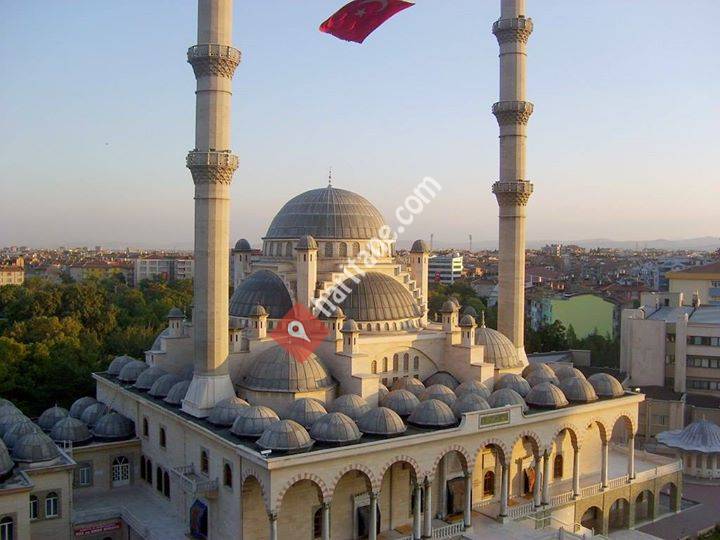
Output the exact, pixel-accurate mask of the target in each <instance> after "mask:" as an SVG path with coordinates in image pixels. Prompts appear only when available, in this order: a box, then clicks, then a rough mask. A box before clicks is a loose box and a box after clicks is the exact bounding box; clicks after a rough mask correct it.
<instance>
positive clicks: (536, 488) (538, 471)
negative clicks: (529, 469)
mask: <svg viewBox="0 0 720 540" xmlns="http://www.w3.org/2000/svg"><path fill="white" fill-rule="evenodd" d="M542 477H543V475H542V459H541V458H540V457H539V456H538V458H537V459H536V460H535V484H534V485H533V505H534V506H535V508H538V507H539V506H540V504H541V503H542V502H541V499H540V496H541V494H542V491H541V489H540V488H541V485H542Z"/></svg>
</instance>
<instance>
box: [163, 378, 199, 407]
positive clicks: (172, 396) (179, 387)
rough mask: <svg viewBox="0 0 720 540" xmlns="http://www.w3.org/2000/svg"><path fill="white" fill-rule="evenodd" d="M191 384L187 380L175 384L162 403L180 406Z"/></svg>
mask: <svg viewBox="0 0 720 540" xmlns="http://www.w3.org/2000/svg"><path fill="white" fill-rule="evenodd" d="M191 382H192V381H189V380H186V381H180V382H176V383H175V384H174V385H173V387H172V388H171V389H170V391H169V392H168V394H167V396H165V399H164V400H163V401H164V402H165V403H168V404H170V405H180V404H181V403H182V400H183V399H185V395H186V394H187V391H188V388H190V383H191Z"/></svg>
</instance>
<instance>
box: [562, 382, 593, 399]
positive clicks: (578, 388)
mask: <svg viewBox="0 0 720 540" xmlns="http://www.w3.org/2000/svg"><path fill="white" fill-rule="evenodd" d="M560 390H562V391H563V394H565V397H566V398H567V399H568V401H572V402H576V403H590V402H591V401H597V399H598V396H597V394H596V393H595V389H594V388H593V385H592V384H590V383H589V382H588V381H587V380H586V379H585V377H583V378H582V379H581V378H580V377H568V378H566V379H563V381H562V382H561V383H560Z"/></svg>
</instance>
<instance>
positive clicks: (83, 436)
mask: <svg viewBox="0 0 720 540" xmlns="http://www.w3.org/2000/svg"><path fill="white" fill-rule="evenodd" d="M50 438H51V439H52V440H53V441H56V442H62V441H69V442H71V443H73V444H82V443H85V442H87V441H89V440H90V439H91V438H92V435H91V434H90V430H89V429H88V427H87V426H86V425H85V423H84V422H83V421H82V420H78V419H77V418H73V417H72V416H68V417H67V418H63V419H62V420H60V421H59V422H58V423H57V424H55V425H54V426H53V428H52V431H51V432H50Z"/></svg>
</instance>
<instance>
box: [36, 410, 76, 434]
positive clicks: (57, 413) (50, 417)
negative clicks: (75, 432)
mask: <svg viewBox="0 0 720 540" xmlns="http://www.w3.org/2000/svg"><path fill="white" fill-rule="evenodd" d="M68 414H70V413H68V410H67V409H63V408H62V407H58V406H57V405H55V406H54V407H50V408H49V409H46V410H45V412H43V413H42V414H41V415H40V418H38V421H37V422H38V425H39V426H40V427H41V428H42V429H43V431H50V430H51V429H52V428H53V426H54V425H55V424H57V423H58V422H59V421H60V420H62V419H63V418H65V417H67V415H68Z"/></svg>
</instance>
